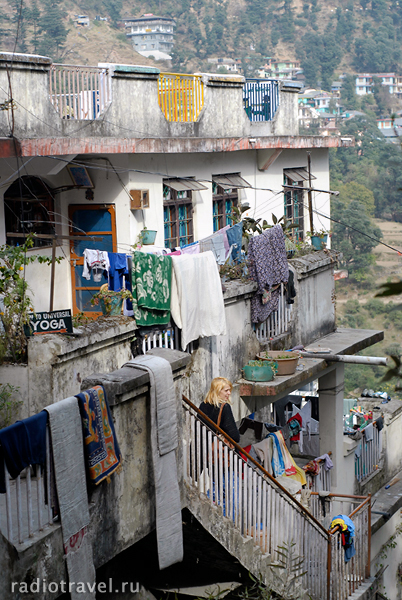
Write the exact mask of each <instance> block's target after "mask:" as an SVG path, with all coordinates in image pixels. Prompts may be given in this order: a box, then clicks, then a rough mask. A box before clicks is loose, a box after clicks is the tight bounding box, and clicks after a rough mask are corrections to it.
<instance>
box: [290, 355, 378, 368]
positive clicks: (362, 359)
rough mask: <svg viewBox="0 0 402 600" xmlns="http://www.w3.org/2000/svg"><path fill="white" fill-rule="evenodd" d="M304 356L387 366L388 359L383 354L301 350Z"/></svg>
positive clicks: (330, 360) (331, 360)
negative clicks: (365, 354)
mask: <svg viewBox="0 0 402 600" xmlns="http://www.w3.org/2000/svg"><path fill="white" fill-rule="evenodd" d="M300 354H301V356H302V357H303V358H321V359H323V360H326V361H327V362H344V363H354V364H358V365H383V366H384V367H386V366H387V359H386V358H385V357H383V356H354V355H351V354H320V353H318V352H317V353H316V352H314V353H310V352H300Z"/></svg>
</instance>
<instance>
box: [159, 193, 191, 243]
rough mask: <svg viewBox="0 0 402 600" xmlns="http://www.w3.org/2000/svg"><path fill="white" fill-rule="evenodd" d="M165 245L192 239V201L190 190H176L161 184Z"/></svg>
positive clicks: (189, 241) (186, 241)
mask: <svg viewBox="0 0 402 600" xmlns="http://www.w3.org/2000/svg"><path fill="white" fill-rule="evenodd" d="M163 219H164V224H165V247H166V248H176V247H177V246H180V247H181V246H185V245H186V244H191V242H193V241H194V239H193V202H192V192H191V190H184V191H176V190H173V189H171V188H169V187H167V186H166V185H164V186H163Z"/></svg>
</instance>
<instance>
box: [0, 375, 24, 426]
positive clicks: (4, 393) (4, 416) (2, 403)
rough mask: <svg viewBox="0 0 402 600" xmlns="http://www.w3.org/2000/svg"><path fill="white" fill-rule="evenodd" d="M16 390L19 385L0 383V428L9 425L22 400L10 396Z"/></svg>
mask: <svg viewBox="0 0 402 600" xmlns="http://www.w3.org/2000/svg"><path fill="white" fill-rule="evenodd" d="M18 390H19V387H15V386H13V385H11V384H10V383H1V384H0V429H2V428H3V427H7V426H8V425H11V424H12V423H13V421H14V420H15V418H16V416H17V414H18V409H19V407H20V406H21V404H22V401H21V400H15V399H14V398H12V396H13V395H14V394H16V393H17V392H18Z"/></svg>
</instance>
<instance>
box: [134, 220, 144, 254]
mask: <svg viewBox="0 0 402 600" xmlns="http://www.w3.org/2000/svg"><path fill="white" fill-rule="evenodd" d="M147 231H148V228H147V227H145V225H144V227H143V228H142V230H141V231H140V233H139V234H138V235H137V240H136V242H135V244H134V245H133V246H132V248H133V249H134V250H140V248H141V247H142V246H143V245H144V238H145V237H146V234H147Z"/></svg>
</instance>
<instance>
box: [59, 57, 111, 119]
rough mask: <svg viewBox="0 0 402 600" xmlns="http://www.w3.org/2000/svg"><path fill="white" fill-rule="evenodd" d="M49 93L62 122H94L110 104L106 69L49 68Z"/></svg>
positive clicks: (109, 82) (60, 66)
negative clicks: (67, 120) (73, 120)
mask: <svg viewBox="0 0 402 600" xmlns="http://www.w3.org/2000/svg"><path fill="white" fill-rule="evenodd" d="M49 93H50V100H51V101H52V103H53V105H54V107H55V108H56V110H57V112H58V113H59V115H60V116H61V117H62V118H63V119H77V120H86V121H91V120H94V119H97V118H98V117H99V116H100V115H101V114H102V113H103V112H104V111H105V109H106V108H107V107H108V106H109V104H110V102H111V100H112V93H111V80H110V73H109V69H107V68H100V67H83V66H74V65H60V64H53V65H52V66H51V68H50V73H49Z"/></svg>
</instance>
